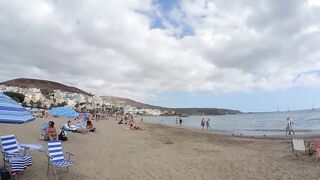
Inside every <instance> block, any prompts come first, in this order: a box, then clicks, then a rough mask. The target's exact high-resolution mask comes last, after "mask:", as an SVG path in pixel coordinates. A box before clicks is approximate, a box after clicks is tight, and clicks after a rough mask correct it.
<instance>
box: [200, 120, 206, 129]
mask: <svg viewBox="0 0 320 180" xmlns="http://www.w3.org/2000/svg"><path fill="white" fill-rule="evenodd" d="M204 124H205V121H204V118H202V119H201V127H202V131H204Z"/></svg>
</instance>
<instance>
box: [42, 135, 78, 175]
mask: <svg viewBox="0 0 320 180" xmlns="http://www.w3.org/2000/svg"><path fill="white" fill-rule="evenodd" d="M66 153H68V154H69V156H68V159H67V160H65V159H64V155H63V151H62V145H61V141H48V169H47V175H49V166H53V170H54V174H55V176H56V179H57V180H58V174H57V170H56V167H67V172H68V170H69V166H72V165H74V164H75V163H74V162H73V161H71V160H70V156H73V155H74V154H73V153H70V152H66Z"/></svg>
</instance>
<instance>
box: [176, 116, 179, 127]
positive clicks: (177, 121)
mask: <svg viewBox="0 0 320 180" xmlns="http://www.w3.org/2000/svg"><path fill="white" fill-rule="evenodd" d="M176 125H177V127H179V119H178V118H176Z"/></svg>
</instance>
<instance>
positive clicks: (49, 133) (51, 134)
mask: <svg viewBox="0 0 320 180" xmlns="http://www.w3.org/2000/svg"><path fill="white" fill-rule="evenodd" d="M48 124H49V126H48V128H47V129H46V134H45V137H44V138H45V139H48V140H50V141H52V140H58V133H57V130H56V128H55V127H54V122H53V121H50V122H49V123H48Z"/></svg>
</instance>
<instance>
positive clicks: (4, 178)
mask: <svg viewBox="0 0 320 180" xmlns="http://www.w3.org/2000/svg"><path fill="white" fill-rule="evenodd" d="M0 171H1V179H2V180H7V179H10V173H9V171H6V170H4V169H0Z"/></svg>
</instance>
